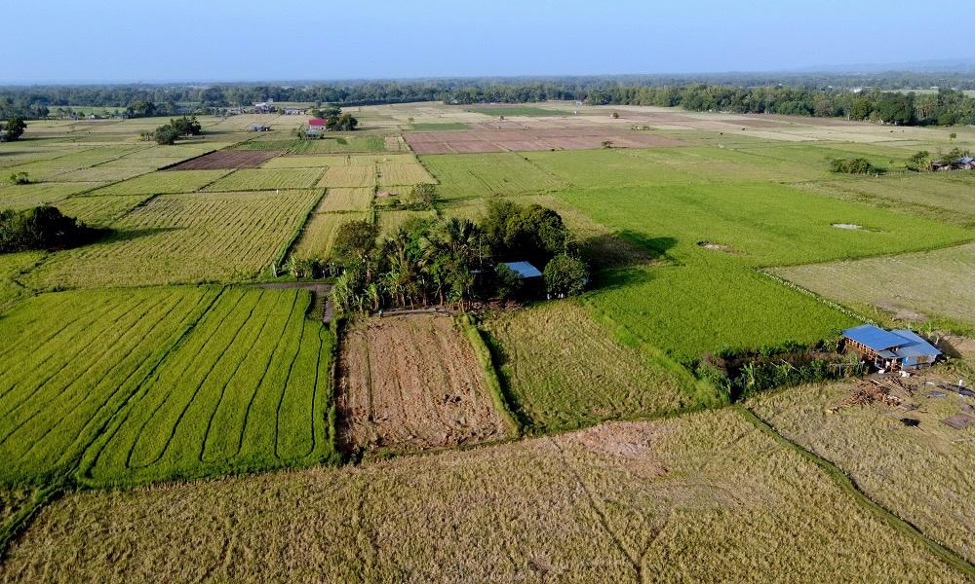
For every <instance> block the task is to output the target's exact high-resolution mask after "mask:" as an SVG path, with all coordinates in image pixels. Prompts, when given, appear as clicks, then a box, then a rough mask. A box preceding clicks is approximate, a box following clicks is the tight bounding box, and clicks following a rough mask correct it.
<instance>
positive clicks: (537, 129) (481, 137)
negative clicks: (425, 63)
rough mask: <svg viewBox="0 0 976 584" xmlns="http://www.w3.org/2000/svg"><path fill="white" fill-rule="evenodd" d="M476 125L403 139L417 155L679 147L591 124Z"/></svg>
mask: <svg viewBox="0 0 976 584" xmlns="http://www.w3.org/2000/svg"><path fill="white" fill-rule="evenodd" d="M480 126H481V128H479V129H474V130H459V131H451V132H409V133H405V134H404V135H403V137H404V139H405V140H406V141H407V143H408V144H409V145H410V148H411V149H412V150H413V151H414V152H415V153H417V154H457V153H469V152H516V151H518V152H531V151H540V150H583V149H588V148H601V147H603V145H604V143H605V142H610V143H611V145H612V146H615V147H624V148H654V147H668V146H677V145H680V144H682V142H681V140H678V139H677V138H672V137H668V136H661V135H656V134H650V133H647V132H636V131H633V130H630V129H629V128H622V127H621V128H615V127H608V126H602V125H594V124H585V125H566V124H559V123H557V122H553V123H552V124H551V125H549V126H541V125H534V126H531V127H530V126H528V125H525V124H519V125H518V126H516V127H515V129H513V127H512V126H510V125H503V127H504V129H490V128H489V125H487V124H480ZM497 127H498V126H496V128H497Z"/></svg>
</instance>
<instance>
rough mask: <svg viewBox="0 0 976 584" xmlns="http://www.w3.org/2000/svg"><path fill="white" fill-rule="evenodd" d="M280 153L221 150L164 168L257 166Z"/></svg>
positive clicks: (216, 168)
mask: <svg viewBox="0 0 976 584" xmlns="http://www.w3.org/2000/svg"><path fill="white" fill-rule="evenodd" d="M279 154H281V153H280V152H278V151H276V150H221V151H219V152H211V153H210V154H204V155H203V156H200V157H199V158H193V159H190V160H187V161H186V162H181V163H179V164H177V165H175V166H170V167H168V168H166V169H165V170H219V169H238V168H258V167H259V166H261V165H262V164H263V163H265V162H267V161H268V160H271V159H272V158H274V157H276V156H278V155H279Z"/></svg>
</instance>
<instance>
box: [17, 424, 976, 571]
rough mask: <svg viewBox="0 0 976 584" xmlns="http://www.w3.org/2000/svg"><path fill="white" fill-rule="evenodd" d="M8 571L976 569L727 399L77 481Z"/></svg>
mask: <svg viewBox="0 0 976 584" xmlns="http://www.w3.org/2000/svg"><path fill="white" fill-rule="evenodd" d="M188 534H191V535H188ZM93 535H97V537H94V536H93ZM109 558H111V560H109ZM0 570H2V572H0V578H5V579H8V580H18V581H36V580H40V579H43V580H48V581H58V580H86V581H96V580H97V581H122V580H125V581H135V580H167V581H174V580H180V581H190V580H201V579H215V580H228V581H240V580H254V581H293V582H294V581H316V582H348V581H403V582H432V581H441V582H459V581H464V582H499V581H502V582H511V581H548V580H552V581H573V582H637V581H646V580H654V581H662V580H668V581H727V582H733V581H734V582H745V581H781V582H782V581H792V582H815V581H816V582H826V581H832V582H841V581H893V580H902V579H904V578H906V575H911V578H912V579H916V580H918V581H928V582H935V581H938V582H968V581H971V576H970V575H963V574H959V573H956V572H953V571H952V570H951V568H949V567H948V566H947V565H946V564H943V563H942V562H941V561H940V560H939V559H937V558H936V557H935V556H933V555H932V554H931V553H930V552H929V551H928V550H927V549H926V548H924V547H922V546H921V545H920V544H918V543H916V542H915V541H914V540H912V539H909V538H908V537H906V536H904V535H903V534H901V533H899V532H896V531H894V530H892V529H891V528H890V527H888V525H887V524H886V523H884V522H882V521H880V520H879V519H877V518H876V517H875V516H874V515H872V514H871V513H870V512H868V511H866V510H864V509H863V508H861V507H860V506H858V505H857V504H856V503H855V502H854V501H853V499H851V498H850V497H849V496H848V495H847V494H846V493H845V492H843V491H842V490H841V489H840V488H838V487H837V486H836V485H835V484H834V483H833V482H832V481H831V480H830V479H829V478H827V476H826V475H825V474H823V472H822V471H820V470H819V469H818V468H817V467H816V466H814V465H813V464H812V463H809V462H807V461H806V460H805V459H803V458H802V457H800V456H799V455H798V454H796V453H794V452H793V451H791V450H788V449H786V448H784V447H781V446H779V445H778V444H777V443H776V442H774V441H773V440H772V439H770V438H768V437H767V436H765V435H764V434H762V433H761V432H759V431H758V430H756V429H755V428H753V427H752V426H750V425H749V424H748V423H746V422H745V421H744V420H743V419H742V418H741V417H739V416H738V415H737V414H736V413H734V412H733V411H728V410H726V411H720V412H707V413H701V414H694V415H690V416H686V417H682V418H679V419H673V420H667V421H660V422H655V423H615V424H607V425H605V426H601V427H599V428H594V429H590V430H587V431H585V432H580V433H575V434H565V435H562V436H559V437H556V438H538V439H534V440H526V441H523V442H519V443H515V444H507V445H502V446H497V447H489V448H478V449H473V450H468V451H463V452H446V453H442V454H437V455H432V456H422V457H406V458H401V459H397V460H393V461H388V462H382V463H376V464H365V465H362V466H360V467H346V468H339V469H329V468H320V469H313V470H307V471H301V472H285V473H277V474H266V475H258V476H250V477H242V478H231V479H224V480H220V481H211V482H200V483H193V484H184V485H173V486H165V487H157V488H148V489H136V490H129V491H121V490H120V491H109V492H87V493H78V494H73V495H69V496H67V497H65V498H63V499H61V500H59V501H58V502H56V503H54V504H53V505H52V506H50V507H49V508H47V509H45V510H44V511H43V512H42V513H41V514H40V515H39V517H38V518H37V520H36V521H35V522H34V524H33V525H32V526H31V528H30V529H29V530H28V532H27V533H26V534H25V535H24V536H23V537H22V538H20V539H19V540H18V541H17V542H16V543H15V544H14V545H13V546H12V548H11V550H10V553H9V555H8V557H7V559H6V560H5V562H4V564H3V566H2V568H0Z"/></svg>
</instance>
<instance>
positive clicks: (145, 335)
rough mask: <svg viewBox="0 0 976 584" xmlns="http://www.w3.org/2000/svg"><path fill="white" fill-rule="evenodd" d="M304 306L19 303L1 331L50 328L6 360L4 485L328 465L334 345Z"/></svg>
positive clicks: (114, 299)
mask: <svg viewBox="0 0 976 584" xmlns="http://www.w3.org/2000/svg"><path fill="white" fill-rule="evenodd" d="M309 301H310V298H309V296H308V293H307V292H305V291H301V290H291V291H263V290H256V289H250V290H248V289H225V290H221V289H219V288H166V289H136V290H133V291H127V292H118V291H95V292H66V293H60V294H49V295H45V296H42V297H38V298H36V299H32V300H30V301H27V302H25V303H23V304H22V305H20V306H18V307H17V309H15V310H13V311H11V312H10V313H9V314H8V318H5V319H3V321H2V322H0V327H2V329H3V331H4V332H3V334H5V335H9V334H11V332H12V331H15V330H18V329H20V328H23V327H31V328H32V329H34V330H44V331H49V332H47V333H45V334H43V335H37V336H36V337H35V338H32V339H31V340H30V342H25V343H22V344H20V345H18V346H15V347H6V348H5V349H4V350H3V352H2V354H0V361H2V363H3V368H2V371H3V373H2V374H0V412H2V414H3V415H2V416H0V420H2V423H0V452H2V453H3V458H4V460H5V461H6V463H5V464H4V468H3V469H2V471H0V472H2V474H0V482H4V483H36V482H37V481H40V480H42V479H44V478H45V477H50V476H56V475H61V474H64V473H69V472H72V473H76V475H77V477H78V479H79V480H81V481H84V482H87V483H89V484H96V485H98V484H133V483H136V482H143V481H146V480H160V479H167V478H174V477H192V476H201V475H203V476H206V475H212V474H213V473H214V472H216V471H221V472H226V471H230V470H233V469H235V468H237V469H251V470H253V469H256V468H273V467H276V466H281V465H282V464H288V463H296V462H300V461H309V460H321V459H323V458H328V457H329V456H330V455H331V453H332V450H331V448H332V447H331V444H332V438H331V436H330V434H329V429H328V428H327V427H326V418H327V416H326V410H327V408H328V407H329V405H328V404H329V394H330V387H331V386H330V382H329V379H328V371H329V366H330V364H329V358H330V355H331V352H332V351H331V347H332V344H333V341H332V338H331V333H330V332H329V331H328V330H327V329H324V328H322V326H321V323H317V322H315V321H311V320H308V319H306V318H305V311H306V309H307V308H308V305H309ZM65 315H68V317H67V318H65ZM96 343H107V344H110V345H111V346H112V347H113V349H114V350H113V351H109V352H101V353H98V352H95V353H93V352H91V351H90V350H89V347H90V346H91V345H93V344H96Z"/></svg>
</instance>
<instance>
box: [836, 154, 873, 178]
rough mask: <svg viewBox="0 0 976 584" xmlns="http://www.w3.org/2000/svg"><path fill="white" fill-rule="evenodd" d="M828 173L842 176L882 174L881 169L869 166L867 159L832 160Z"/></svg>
mask: <svg viewBox="0 0 976 584" xmlns="http://www.w3.org/2000/svg"><path fill="white" fill-rule="evenodd" d="M830 172H837V173H842V174H884V172H885V170H884V169H883V168H878V167H877V166H874V165H873V164H871V162H870V161H869V160H868V159H867V158H860V157H859V158H834V159H832V160H831V161H830Z"/></svg>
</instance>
